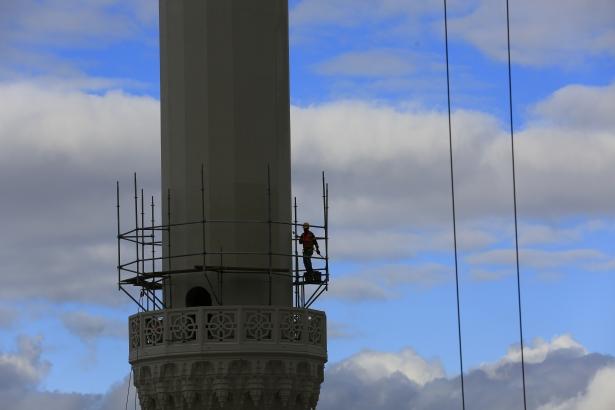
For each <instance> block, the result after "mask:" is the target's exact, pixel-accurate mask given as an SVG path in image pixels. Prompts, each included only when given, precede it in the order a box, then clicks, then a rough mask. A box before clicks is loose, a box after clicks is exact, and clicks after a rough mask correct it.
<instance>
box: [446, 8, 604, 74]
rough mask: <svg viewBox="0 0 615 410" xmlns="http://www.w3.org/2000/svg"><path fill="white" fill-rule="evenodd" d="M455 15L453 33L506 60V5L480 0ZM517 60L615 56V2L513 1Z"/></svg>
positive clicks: (570, 62)
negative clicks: (470, 9) (466, 11)
mask: <svg viewBox="0 0 615 410" xmlns="http://www.w3.org/2000/svg"><path fill="white" fill-rule="evenodd" d="M475 3H478V5H477V6H476V7H475V8H474V10H472V11H471V12H470V13H469V14H463V15H462V16H460V17H456V18H452V19H451V21H450V24H449V28H450V34H451V37H452V38H454V39H459V38H462V39H464V40H466V41H467V42H469V43H471V44H473V45H474V46H476V47H478V48H479V49H480V50H481V51H483V52H484V53H486V54H487V55H489V56H491V57H493V58H496V59H499V60H505V59H506V55H507V52H506V4H505V3H504V2H501V1H494V0H480V1H478V2H475ZM510 19H511V45H512V59H513V61H514V62H515V63H520V64H526V65H539V66H540V65H559V66H562V65H563V66H575V65H579V64H583V59H584V57H586V56H592V55H599V54H605V55H611V56H613V55H615V51H614V50H615V28H614V26H613V21H614V19H615V3H613V2H612V1H611V0H590V1H584V2H580V1H576V0H542V1H532V0H519V1H515V2H514V3H511V4H510Z"/></svg>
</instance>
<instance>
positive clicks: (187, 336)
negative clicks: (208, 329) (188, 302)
mask: <svg viewBox="0 0 615 410" xmlns="http://www.w3.org/2000/svg"><path fill="white" fill-rule="evenodd" d="M198 330H199V326H198V324H197V321H196V312H179V313H174V314H172V315H170V321H169V332H170V334H171V340H172V341H173V342H180V343H185V342H193V341H196V338H197V333H198Z"/></svg>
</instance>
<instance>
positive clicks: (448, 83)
mask: <svg viewBox="0 0 615 410" xmlns="http://www.w3.org/2000/svg"><path fill="white" fill-rule="evenodd" d="M444 44H445V50H446V53H445V54H446V95H447V103H448V143H449V158H450V168H451V202H452V210H453V245H454V248H455V287H456V294H457V336H458V342H459V367H460V375H461V406H462V409H463V410H465V408H466V398H465V386H464V380H463V349H462V344H461V305H460V302H459V299H460V298H459V257H458V251H457V215H456V209H455V172H454V167H453V129H452V125H451V76H450V70H449V61H448V6H447V3H446V0H444Z"/></svg>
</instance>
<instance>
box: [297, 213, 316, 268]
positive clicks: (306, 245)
mask: <svg viewBox="0 0 615 410" xmlns="http://www.w3.org/2000/svg"><path fill="white" fill-rule="evenodd" d="M299 243H300V244H302V245H303V266H305V272H306V276H309V277H312V274H313V270H312V255H313V254H314V249H316V253H317V254H318V255H320V249H318V242H317V241H316V236H315V235H314V234H313V233H312V231H310V224H309V223H307V222H305V223H304V224H303V233H302V234H301V236H299Z"/></svg>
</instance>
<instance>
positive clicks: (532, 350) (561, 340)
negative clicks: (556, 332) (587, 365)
mask: <svg viewBox="0 0 615 410" xmlns="http://www.w3.org/2000/svg"><path fill="white" fill-rule="evenodd" d="M558 351H566V352H567V353H568V354H569V355H572V356H574V357H582V356H584V355H586V354H587V353H588V352H587V350H586V349H585V347H583V345H581V344H580V343H579V342H577V341H576V340H574V339H573V338H572V337H571V336H570V335H560V336H555V337H553V339H551V341H550V342H548V341H545V340H543V339H540V338H537V339H535V340H533V341H532V343H530V344H526V345H525V346H524V348H523V355H524V357H523V358H524V360H525V363H526V364H530V363H542V362H544V361H545V360H546V359H547V357H548V356H549V355H550V354H552V353H554V352H558ZM512 363H521V347H520V346H519V345H515V346H511V347H510V348H509V349H508V351H507V352H506V355H505V356H504V357H502V358H501V359H500V360H499V361H498V362H495V363H488V364H485V363H484V364H482V365H481V366H480V368H481V370H483V371H485V372H486V373H488V374H489V375H490V376H491V377H497V372H498V370H500V369H501V368H502V367H503V366H505V365H507V364H512Z"/></svg>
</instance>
